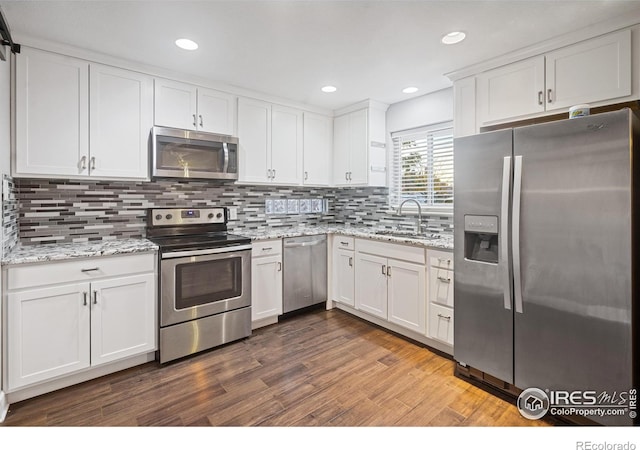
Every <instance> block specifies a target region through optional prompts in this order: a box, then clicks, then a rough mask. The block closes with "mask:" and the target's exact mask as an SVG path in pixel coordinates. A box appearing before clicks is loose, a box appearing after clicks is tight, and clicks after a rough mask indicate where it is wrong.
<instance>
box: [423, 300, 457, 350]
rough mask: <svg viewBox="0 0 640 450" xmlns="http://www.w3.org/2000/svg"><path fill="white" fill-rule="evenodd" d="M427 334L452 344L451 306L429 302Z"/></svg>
mask: <svg viewBox="0 0 640 450" xmlns="http://www.w3.org/2000/svg"><path fill="white" fill-rule="evenodd" d="M427 336H428V337H430V338H431V339H436V340H438V341H442V342H444V343H446V344H449V345H453V308H447V307H446V306H441V305H436V304H434V303H429V327H428V332H427Z"/></svg>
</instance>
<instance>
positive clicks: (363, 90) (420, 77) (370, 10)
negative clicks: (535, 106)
mask: <svg viewBox="0 0 640 450" xmlns="http://www.w3.org/2000/svg"><path fill="white" fill-rule="evenodd" d="M0 7H1V8H2V10H3V11H4V13H5V16H6V18H7V21H8V23H9V26H10V28H11V31H12V33H13V34H14V35H15V36H16V37H19V36H24V37H33V38H37V39H45V40H50V41H53V42H58V43H62V44H67V45H73V46H76V47H82V48H86V49H89V50H94V51H98V52H101V53H105V54H108V55H113V56H117V57H119V58H123V59H127V60H132V61H139V62H141V63H144V64H149V65H154V66H159V67H163V68H167V69H171V70H175V71H178V72H183V73H187V74H192V75H196V76H199V77H204V78H208V79H211V80H216V81H219V82H222V83H225V84H231V85H235V86H239V87H242V88H246V89H251V90H255V91H259V92H264V93H266V94H270V95H275V96H279V97H284V98H288V99H291V100H294V101H297V102H301V103H307V104H311V105H316V106H319V107H324V108H329V109H336V108H340V107H342V106H346V105H349V104H351V103H355V102H357V101H360V100H364V99H367V98H372V99H376V100H380V101H383V102H386V103H395V102H398V101H401V100H405V99H408V98H411V97H416V96H419V95H423V94H425V93H428V92H433V91H437V90H440V89H443V88H446V87H448V86H450V85H451V83H450V82H449V80H448V79H447V78H446V77H444V76H443V74H444V73H447V72H451V71H454V70H457V69H460V68H463V67H465V66H468V65H472V64H475V63H479V62H481V61H484V60H486V59H489V58H493V57H496V56H499V55H502V54H505V53H508V52H510V51H513V50H516V49H519V48H522V47H526V46H529V45H532V44H534V43H537V42H540V41H543V40H546V39H548V38H551V37H555V36H559V35H562V34H564V33H567V32H569V31H574V30H578V29H581V28H584V27H588V26H590V25H592V24H594V23H598V22H602V21H605V20H607V19H610V18H613V17H618V16H622V15H626V14H629V13H630V12H632V11H633V12H634V13H637V12H638V11H639V10H640V1H636V0H625V1H616V0H605V1H590V0H578V1H569V0H566V1H564V0H554V1H540V0H537V1H513V0H511V1H495V0H494V1H481V0H476V1H455V0H448V1H326V0H315V1H313V0H307V1H304V0H298V1H272V0H261V1H255V0H253V1H252V0H246V1H245V0H235V1H87V0H84V1H55V0H49V1H25V0H22V1H1V0H0ZM452 30H462V31H465V32H466V33H467V39H466V40H465V41H463V42H462V43H461V44H458V45H455V46H445V45H443V44H441V43H440V38H441V36H442V35H444V34H446V33H448V32H450V31H452ZM179 37H188V38H191V39H193V40H195V41H196V42H198V43H199V44H200V48H199V49H198V50H196V51H195V52H186V51H184V50H180V49H178V48H177V47H176V46H175V45H174V43H173V42H174V41H175V39H177V38H179ZM18 43H20V42H19V40H18ZM326 84H333V85H335V86H337V87H338V91H337V92H335V93H333V94H324V93H322V92H320V87H321V86H324V85H326ZM407 86H416V87H418V88H420V90H419V91H418V92H417V93H415V94H411V95H407V94H402V93H401V90H402V89H403V88H404V87H407Z"/></svg>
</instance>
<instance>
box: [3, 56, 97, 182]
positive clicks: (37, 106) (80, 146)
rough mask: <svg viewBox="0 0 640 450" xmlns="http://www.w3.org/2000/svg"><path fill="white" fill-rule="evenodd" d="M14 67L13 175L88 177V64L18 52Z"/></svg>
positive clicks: (62, 57)
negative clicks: (14, 125) (14, 132)
mask: <svg viewBox="0 0 640 450" xmlns="http://www.w3.org/2000/svg"><path fill="white" fill-rule="evenodd" d="M16 64H17V65H16V111H15V114H16V155H15V156H16V157H15V171H14V172H15V173H14V175H62V176H65V175H70V176H78V175H85V176H86V175H88V170H87V167H88V161H87V159H88V154H89V101H88V96H89V63H88V62H87V61H83V60H79V59H75V58H70V57H67V56H62V55H58V54H55V53H48V52H42V51H39V50H34V49H30V48H28V47H23V48H22V51H21V52H20V53H19V54H18V55H17V56H16ZM83 158H84V160H83Z"/></svg>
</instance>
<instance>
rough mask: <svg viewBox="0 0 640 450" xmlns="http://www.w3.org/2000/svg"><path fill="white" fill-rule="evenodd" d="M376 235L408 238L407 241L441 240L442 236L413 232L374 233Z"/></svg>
mask: <svg viewBox="0 0 640 450" xmlns="http://www.w3.org/2000/svg"><path fill="white" fill-rule="evenodd" d="M374 234H377V235H379V236H391V237H397V238H407V239H440V238H441V237H442V235H440V234H436V233H422V234H418V233H415V232H412V231H401V230H378V231H374Z"/></svg>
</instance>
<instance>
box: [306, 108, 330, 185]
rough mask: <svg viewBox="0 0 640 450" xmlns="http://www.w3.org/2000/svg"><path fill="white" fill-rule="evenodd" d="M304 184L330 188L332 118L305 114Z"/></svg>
mask: <svg viewBox="0 0 640 450" xmlns="http://www.w3.org/2000/svg"><path fill="white" fill-rule="evenodd" d="M303 136H304V144H303V149H304V156H303V158H302V160H303V164H304V174H303V183H304V184H308V185H313V186H328V185H329V184H330V183H331V151H332V143H331V141H332V137H333V124H332V120H331V117H327V116H321V115H318V114H312V113H304V132H303Z"/></svg>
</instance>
